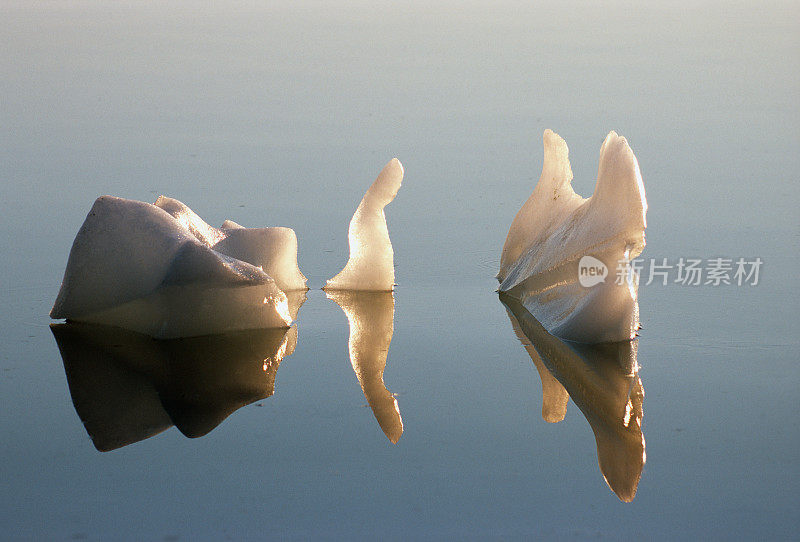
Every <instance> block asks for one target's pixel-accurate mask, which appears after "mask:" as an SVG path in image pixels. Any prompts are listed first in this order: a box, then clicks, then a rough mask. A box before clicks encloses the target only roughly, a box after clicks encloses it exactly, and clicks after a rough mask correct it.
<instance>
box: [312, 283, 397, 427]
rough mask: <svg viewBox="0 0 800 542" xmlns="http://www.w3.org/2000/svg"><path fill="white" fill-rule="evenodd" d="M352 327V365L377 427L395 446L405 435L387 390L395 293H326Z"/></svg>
mask: <svg viewBox="0 0 800 542" xmlns="http://www.w3.org/2000/svg"><path fill="white" fill-rule="evenodd" d="M325 295H327V296H328V299H332V300H333V301H335V302H336V304H337V305H339V307H341V309H342V311H344V314H345V316H347V321H348V322H349V323H350V339H349V342H348V346H349V350H350V363H351V365H352V366H353V371H355V373H356V376H357V377H358V382H359V383H360V384H361V389H362V390H363V391H364V396H365V397H366V398H367V402H368V403H369V406H370V408H372V413H373V414H374V415H375V419H376V420H378V425H380V426H381V429H382V430H383V432H384V434H385V435H386V436H387V437H388V438H389V440H390V441H392V442H393V443H397V441H398V440H399V439H400V436H401V435H402V434H403V419H402V418H401V417H400V410H399V408H398V406H397V400H396V399H395V398H394V395H392V393H391V392H390V391H389V390H387V389H386V385H385V384H384V382H383V371H384V369H385V368H386V357H387V355H388V354H389V344H390V343H391V342H392V334H393V333H394V295H393V294H392V292H363V291H347V290H332V291H327V292H325Z"/></svg>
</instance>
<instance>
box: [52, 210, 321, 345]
mask: <svg viewBox="0 0 800 542" xmlns="http://www.w3.org/2000/svg"><path fill="white" fill-rule="evenodd" d="M223 226H224V227H223V228H214V227H212V226H209V225H208V224H206V223H205V222H204V221H203V220H202V219H201V218H200V217H199V216H197V214H195V213H194V212H193V211H192V210H191V209H189V207H187V206H186V205H184V204H183V203H181V202H179V201H177V200H174V199H171V198H166V197H164V196H160V197H159V198H158V200H157V201H156V203H155V204H154V205H151V204H149V203H144V202H140V201H134V200H127V199H123V198H116V197H111V196H102V197H100V198H98V199H97V200H96V201H95V203H94V205H93V206H92V209H91V211H90V212H89V214H88V216H87V217H86V220H85V221H84V223H83V225H82V226H81V228H80V231H79V232H78V234H77V236H76V237H75V240H74V242H73V245H72V249H71V251H70V255H69V259H68V262H67V268H66V271H65V272H64V280H63V282H62V285H61V289H60V291H59V294H58V297H57V299H56V302H55V304H54V306H53V309H52V310H51V313H50V316H51V317H52V318H54V319H60V318H66V319H68V320H70V321H80V322H92V323H98V324H106V325H113V326H117V327H121V328H126V329H131V330H133V331H137V332H140V333H144V334H147V335H151V336H154V337H160V338H169V337H181V336H193V335H203V334H207V333H214V332H222V331H228V330H233V329H252V328H271V327H287V326H288V325H289V324H290V323H291V322H292V314H291V313H292V307H290V303H289V299H288V298H287V295H286V293H285V292H293V291H300V292H302V291H305V289H306V287H305V277H304V276H303V275H302V273H300V270H299V268H298V266H297V238H296V236H295V234H294V231H292V230H291V229H290V228H252V229H251V228H243V227H241V226H239V225H238V224H235V223H233V222H231V221H226V223H225V224H223ZM292 298H293V299H295V298H298V296H297V295H293V296H292Z"/></svg>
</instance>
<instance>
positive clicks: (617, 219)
mask: <svg viewBox="0 0 800 542" xmlns="http://www.w3.org/2000/svg"><path fill="white" fill-rule="evenodd" d="M543 139H544V165H543V167H542V175H541V178H540V179H539V183H538V184H537V185H536V188H535V189H534V191H533V193H532V194H531V196H530V198H529V199H528V201H526V202H525V205H523V206H522V209H520V210H519V212H518V213H517V215H516V217H515V218H514V221H513V222H512V224H511V228H510V229H509V231H508V236H507V237H506V242H505V245H504V246H503V252H502V255H501V258H500V272H499V273H498V275H497V278H498V279H499V280H500V291H501V292H507V293H508V294H509V295H512V296H514V297H516V298H518V299H520V301H521V302H522V303H523V305H524V306H525V307H526V308H527V309H528V310H529V311H530V312H531V313H532V314H533V315H534V316H535V317H536V318H537V319H538V320H539V321H540V322H541V323H542V325H543V326H544V327H545V329H547V330H548V331H549V332H550V333H552V334H553V335H556V336H558V337H561V338H563V339H568V340H573V341H577V342H584V343H599V342H610V341H621V340H629V339H632V338H634V337H635V335H636V330H637V329H638V326H639V307H638V302H637V299H638V298H637V289H638V277H637V276H636V275H635V274H634V273H633V272H631V270H630V267H629V266H628V264H629V262H630V260H632V259H633V258H635V257H636V256H638V255H639V254H641V252H642V249H643V248H644V245H645V239H644V230H645V227H646V220H645V214H646V212H647V201H646V199H645V192H644V186H643V184H642V177H641V173H640V172H639V164H638V163H637V161H636V157H635V156H634V154H633V151H632V150H631V148H630V147H629V146H628V142H627V141H626V140H625V138H624V137H620V136H618V135H617V134H616V133H615V132H611V133H609V134H608V136H607V137H606V139H605V141H604V142H603V145H602V147H601V148H600V165H599V168H598V175H597V184H596V186H595V191H594V194H593V195H592V196H591V197H590V198H588V199H584V198H582V197H580V196H579V195H578V194H576V193H575V192H574V191H573V190H572V186H571V182H572V169H571V168H570V164H569V150H568V148H567V144H566V143H565V142H564V140H563V139H561V137H559V136H558V135H557V134H555V133H554V132H552V131H550V130H545V132H544V138H543ZM587 262H588V263H587ZM589 264H593V265H589ZM620 270H622V272H620ZM598 277H599V278H598Z"/></svg>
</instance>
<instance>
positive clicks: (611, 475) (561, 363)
mask: <svg viewBox="0 0 800 542" xmlns="http://www.w3.org/2000/svg"><path fill="white" fill-rule="evenodd" d="M500 301H502V302H503V304H504V305H505V306H506V308H507V309H508V315H509V318H510V320H511V324H512V326H513V327H514V331H515V332H516V333H517V336H518V337H519V339H520V340H521V341H522V344H523V345H524V346H525V348H526V350H527V351H528V353H529V354H530V356H531V359H532V360H533V361H534V363H535V364H536V366H537V369H538V370H539V373H540V374H541V375H542V389H543V393H542V416H543V417H544V418H545V420H546V421H548V422H557V421H560V420H561V419H563V417H564V413H565V412H566V399H567V395H566V394H567V393H569V397H572V400H573V401H574V402H575V404H576V405H578V408H580V410H581V412H583V415H584V416H585V417H586V420H587V421H588V422H589V425H590V426H591V427H592V431H593V432H594V437H595V440H596V442H597V459H598V462H599V464H600V471H601V472H602V473H603V477H604V478H605V480H606V483H608V486H609V487H610V488H611V490H612V491H614V493H616V495H617V496H618V497H619V498H620V499H621V500H623V501H625V502H630V501H632V500H633V498H634V497H635V496H636V489H637V487H638V485H639V478H640V477H641V474H642V468H643V467H644V463H645V457H646V456H645V442H644V435H643V434H642V416H643V410H642V403H643V400H644V389H643V388H642V381H641V380H640V378H639V375H638V364H637V359H636V344H637V343H636V341H621V342H616V343H606V344H601V345H586V344H576V343H567V342H564V341H562V340H561V339H558V338H557V337H554V336H553V335H551V334H549V333H548V332H547V331H546V330H545V329H544V328H543V327H542V325H541V324H540V323H539V322H538V321H537V320H536V319H535V318H534V317H533V315H532V314H531V313H530V312H528V311H527V310H526V309H525V307H523V306H522V304H521V303H520V302H519V301H518V300H517V299H515V298H513V297H510V296H507V295H505V294H502V293H501V294H500ZM545 373H549V374H547V376H545ZM553 377H555V379H557V382H554V381H553V380H552V379H553Z"/></svg>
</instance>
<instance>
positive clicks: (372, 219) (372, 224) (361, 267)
mask: <svg viewBox="0 0 800 542" xmlns="http://www.w3.org/2000/svg"><path fill="white" fill-rule="evenodd" d="M402 182H403V166H402V165H401V164H400V161H399V160H398V159H397V158H393V159H392V160H391V161H390V162H389V163H388V164H386V167H384V168H383V171H381V172H380V174H379V175H378V178H377V179H376V180H375V182H374V183H372V186H370V187H369V189H368V190H367V192H366V193H365V194H364V197H363V199H362V200H361V203H360V204H359V206H358V208H357V209H356V212H355V214H353V218H352V219H351V220H350V227H349V229H348V232H347V240H348V243H349V245H350V258H349V259H348V260H347V265H345V267H344V269H342V270H341V271H340V272H339V274H338V275H336V276H335V277H333V278H332V279H330V280H328V281H327V283H326V284H325V287H324V289H325V290H378V291H390V290H392V288H394V251H393V250H392V242H391V240H390V239H389V229H388V227H387V226H386V215H385V214H384V212H383V208H384V207H386V205H388V204H389V203H390V202H391V201H392V200H394V197H395V196H396V195H397V191H398V190H399V189H400V184H401V183H402Z"/></svg>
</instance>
